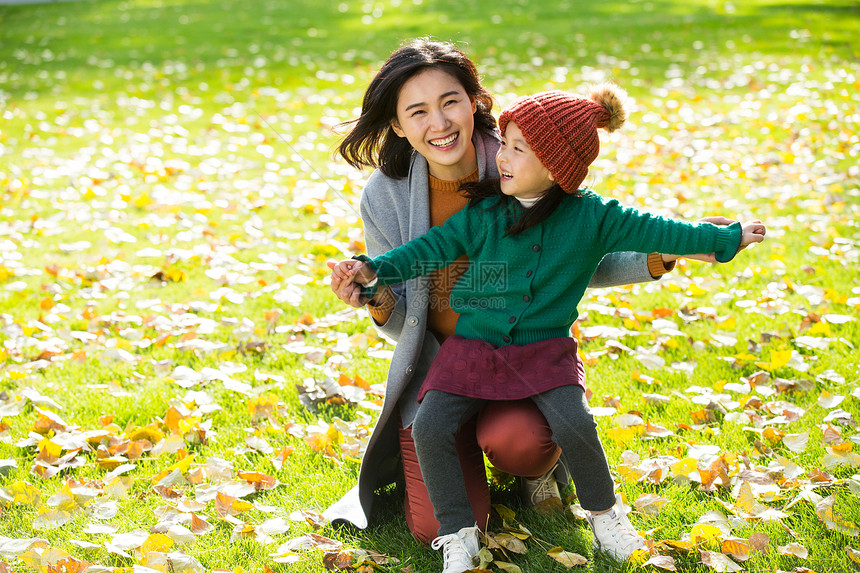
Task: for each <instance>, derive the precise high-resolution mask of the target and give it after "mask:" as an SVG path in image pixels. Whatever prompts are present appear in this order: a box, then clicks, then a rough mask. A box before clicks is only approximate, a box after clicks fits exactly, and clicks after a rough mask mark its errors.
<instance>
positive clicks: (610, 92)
mask: <svg viewBox="0 0 860 573" xmlns="http://www.w3.org/2000/svg"><path fill="white" fill-rule="evenodd" d="M626 96H627V94H626V93H625V92H624V90H622V89H621V88H619V87H618V86H616V85H615V84H610V83H607V84H601V85H599V86H595V87H594V88H593V89H592V90H591V93H590V94H589V98H588V99H586V98H584V97H582V96H576V95H573V94H570V93H567V92H563V91H558V90H554V91H548V92H541V93H539V94H535V95H531V96H525V97H521V98H519V99H517V100H515V101H514V102H513V103H512V104H511V105H509V106H508V107H506V108H505V109H504V110H502V114H501V116H499V129H500V130H501V132H502V134H504V133H505V128H506V127H507V125H508V122H510V121H513V122H514V123H516V124H517V127H519V128H520V131H522V132H523V137H525V139H526V142H527V143H528V144H529V147H531V148H532V151H534V153H535V155H536V156H537V158H538V159H539V160H540V162H541V163H543V165H544V167H546V168H547V169H548V170H549V172H550V173H551V174H552V176H553V178H554V179H555V182H556V183H558V184H559V185H560V186H561V188H562V189H564V190H565V191H566V192H567V193H576V191H577V190H578V189H579V188H580V186H581V185H582V182H583V180H585V176H586V175H588V166H589V165H591V163H592V162H593V161H594V160H595V159H597V153H598V151H599V150H600V139H599V138H598V136H597V128H598V127H602V128H604V129H606V130H607V131H610V132H611V131H615V130H616V129H618V128H619V127H621V126H622V125H623V124H624V120H625V119H627V112H626V111H625V110H624V104H623V100H624V98H625V97H626Z"/></svg>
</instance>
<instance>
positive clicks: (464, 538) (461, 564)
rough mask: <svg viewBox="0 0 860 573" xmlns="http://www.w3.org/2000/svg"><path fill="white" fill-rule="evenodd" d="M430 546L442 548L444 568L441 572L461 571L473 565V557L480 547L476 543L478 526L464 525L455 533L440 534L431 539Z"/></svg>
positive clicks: (459, 572)
mask: <svg viewBox="0 0 860 573" xmlns="http://www.w3.org/2000/svg"><path fill="white" fill-rule="evenodd" d="M430 547H432V548H433V549H436V550H437V551H438V550H439V549H441V550H442V556H443V558H444V560H445V568H444V569H443V570H442V573H463V571H468V570H469V569H472V568H474V567H475V565H476V563H475V557H476V556H477V555H478V550H479V549H480V547H479V544H478V528H477V526H474V527H464V528H463V529H461V530H460V531H458V532H457V533H449V534H448V535H440V536H439V537H437V538H436V539H434V540H433V543H431V544H430Z"/></svg>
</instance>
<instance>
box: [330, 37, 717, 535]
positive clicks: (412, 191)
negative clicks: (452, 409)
mask: <svg viewBox="0 0 860 573" xmlns="http://www.w3.org/2000/svg"><path fill="white" fill-rule="evenodd" d="M492 105H493V102H492V98H491V96H490V95H489V93H488V92H487V91H486V89H485V88H484V87H483V86H482V85H481V83H480V80H479V78H478V74H477V70H476V68H475V65H474V63H472V61H471V60H469V59H468V58H467V57H466V56H465V55H464V54H463V53H462V52H461V51H459V50H457V49H456V48H455V47H454V46H453V45H451V44H448V43H439V42H431V41H429V40H427V39H419V40H415V41H413V42H411V43H410V44H408V45H405V46H403V47H402V48H400V49H398V50H396V51H395V52H394V53H393V54H392V55H391V56H390V57H389V58H388V60H387V61H386V62H385V64H384V65H383V66H382V68H381V69H380V70H379V72H378V73H377V75H376V77H375V78H374V79H373V80H372V81H371V83H370V86H369V87H368V89H367V92H366V93H365V97H364V101H363V104H362V111H361V116H360V117H359V118H358V119H357V120H355V122H354V123H355V125H354V127H353V129H352V131H351V132H350V133H349V134H348V135H347V136H346V137H345V138H344V140H343V141H342V143H341V145H340V146H339V148H338V152H339V153H340V155H341V156H342V157H343V158H344V159H346V161H347V162H348V163H349V164H350V165H352V166H354V167H356V168H359V169H360V168H362V167H374V168H376V171H375V172H374V173H373V174H371V176H370V177H369V179H368V181H367V185H366V187H365V188H364V192H363V194H362V197H361V217H362V220H363V222H364V230H365V241H366V244H367V251H368V254H369V255H370V256H372V257H376V256H379V255H380V254H382V253H384V252H386V251H388V250H390V249H392V248H394V247H397V246H399V245H401V244H403V243H405V242H407V241H409V240H410V239H412V238H415V237H418V236H420V235H423V234H424V233H426V232H427V230H428V229H429V227H430V226H435V225H441V224H442V223H444V221H445V220H446V219H447V218H448V217H450V216H451V215H453V214H454V213H456V212H457V211H459V210H460V209H461V208H462V207H463V206H465V204H466V201H467V200H466V198H465V197H464V196H463V195H461V194H460V193H459V192H458V190H459V187H460V185H461V184H462V183H465V182H470V181H477V180H483V179H484V178H486V177H498V172H497V169H496V165H495V160H494V158H495V155H496V152H497V151H498V149H499V136H498V131H497V129H496V121H495V119H494V118H493V116H492V115H491V113H490V112H491V109H492ZM710 220H711V221H712V222H715V223H718V224H724V223H728V222H729V221H728V220H726V219H722V218H715V219H710ZM675 258H676V257H673V256H666V255H662V256H661V255H659V254H656V253H652V254H650V255H642V254H638V253H616V254H613V255H609V256H607V257H606V258H605V259H604V260H603V262H602V263H601V264H600V266H599V267H598V269H597V272H596V273H595V275H594V277H593V279H592V281H591V283H590V285H589V286H592V287H606V286H615V285H622V284H631V283H635V282H645V281H652V280H655V279H656V278H657V277H659V276H660V275H662V274H664V273H666V272H668V271H669V270H671V268H672V266H674V262H673V261H674V259H675ZM703 258H704V259H705V260H713V259H712V257H708V256H703ZM331 264H332V265H333V263H331ZM667 264H668V267H667ZM483 270H484V272H485V273H486V275H485V277H484V278H485V279H487V280H488V281H489V282H490V284H491V285H493V280H496V281H497V283H496V284H494V285H493V286H494V288H498V289H503V288H504V284H503V275H504V273H503V272H500V269H499V268H492V266H490V267H488V268H486V269H483ZM464 271H465V265H464V264H462V261H457V262H455V263H454V264H452V265H450V266H448V267H445V268H444V269H437V270H435V271H434V272H433V273H431V274H430V275H429V276H428V277H424V278H422V279H414V280H411V281H408V282H406V283H405V284H403V285H398V286H396V287H393V288H389V287H385V288H383V289H380V291H379V293H378V294H377V295H376V296H375V297H374V298H373V299H372V300H370V301H365V300H361V293H360V289H359V288H357V287H356V286H355V285H354V284H353V285H347V284H344V283H343V282H341V281H337V280H333V282H332V290H333V291H334V292H335V293H336V294H337V296H338V297H339V298H340V299H341V300H343V301H344V302H346V303H347V304H350V305H351V306H354V307H361V306H363V305H364V304H365V303H366V304H367V306H368V310H369V312H370V315H371V316H372V318H373V320H374V322H375V324H376V326H377V327H378V328H379V329H380V330H382V331H383V332H384V333H385V334H386V335H387V336H389V337H391V338H393V339H395V340H396V341H397V344H396V346H395V350H394V355H393V357H392V359H391V366H390V369H389V372H388V379H387V389H386V397H385V401H384V403H383V407H382V411H381V413H380V415H379V420H378V421H377V424H376V426H375V428H374V430H373V433H372V435H371V437H370V441H369V443H368V446H367V450H366V452H365V455H364V459H363V460H362V464H361V468H360V470H359V478H358V484H357V485H356V486H355V487H354V488H353V489H351V490H350V491H349V492H347V493H346V494H345V495H344V496H343V498H341V499H340V500H339V501H338V502H337V503H335V504H334V505H332V506H331V507H330V508H328V509H327V510H326V511H325V512H324V513H323V515H324V516H325V517H326V519H328V520H329V521H331V522H332V523H335V524H339V523H340V524H343V523H349V524H352V525H354V526H356V527H359V528H365V527H366V526H367V524H368V518H369V515H370V510H371V506H372V502H373V492H374V490H376V489H378V488H380V487H383V486H385V485H388V484H390V483H392V482H394V481H396V480H397V479H398V478H399V477H400V475H401V469H400V468H401V465H402V468H403V469H402V472H403V474H402V475H403V476H404V477H405V485H406V488H405V489H406V495H405V510H406V520H407V523H408V525H409V529H410V531H411V532H412V534H413V535H414V536H415V537H416V538H417V539H418V540H419V541H421V542H423V543H425V544H429V543H430V542H431V541H432V540H433V539H434V538H435V537H436V535H437V529H438V527H439V524H438V522H437V521H436V519H435V518H434V517H433V507H432V505H431V504H430V501H429V498H428V496H427V491H426V488H425V487H424V483H423V481H422V478H421V473H420V469H419V467H418V461H417V457H416V455H415V448H414V444H413V442H412V437H411V425H412V422H413V420H414V417H415V413H416V411H417V406H418V403H417V401H416V397H417V395H418V391H419V389H420V387H421V383H422V382H423V380H424V377H425V375H426V373H427V371H428V369H429V367H430V364H431V362H432V361H433V358H434V357H435V355H436V352H437V351H438V349H439V346H440V344H441V342H442V341H444V340H445V338H447V337H448V336H450V335H452V334H453V333H454V326H455V324H456V321H457V314H456V313H454V312H453V311H452V310H451V308H450V305H449V295H450V292H451V287H452V286H453V284H454V283H455V282H456V281H457V279H458V278H460V276H461V275H462V273H463V272H464ZM457 449H458V452H459V454H460V463H461V465H462V467H463V473H464V475H465V477H466V485H467V490H468V492H469V499H470V501H471V503H472V509H473V513H474V515H475V521H476V523H477V524H478V525H479V526H481V527H482V528H483V527H485V526H486V524H487V521H488V518H489V513H490V496H489V487H488V484H487V480H486V472H485V469H484V461H483V454H484V453H486V454H487V457H488V458H489V459H490V461H491V462H492V464H493V465H494V466H495V467H496V468H498V469H500V470H502V471H505V472H508V473H511V474H513V475H516V476H520V477H521V478H522V490H523V494H524V501H525V502H526V503H528V504H532V505H536V504H537V503H540V502H542V501H544V500H546V499H549V498H552V497H560V496H559V491H558V485H557V480H558V481H561V482H562V483H566V482H567V481H568V473H567V471H566V468H563V467H558V466H557V460H558V458H559V455H560V450H559V448H558V446H557V445H556V444H555V442H553V440H552V432H551V431H550V429H549V426H548V424H547V422H546V419H545V418H544V417H543V415H542V414H541V413H540V411H539V410H538V409H537V408H536V407H535V406H534V403H533V402H532V401H531V400H522V401H515V402H495V403H492V404H491V405H490V406H488V407H487V408H485V409H484V410H483V411H482V412H481V413H479V414H478V415H477V416H476V417H475V418H473V419H472V420H470V421H469V422H468V423H467V424H466V425H464V427H463V429H462V431H461V432H460V434H459V436H458V441H457Z"/></svg>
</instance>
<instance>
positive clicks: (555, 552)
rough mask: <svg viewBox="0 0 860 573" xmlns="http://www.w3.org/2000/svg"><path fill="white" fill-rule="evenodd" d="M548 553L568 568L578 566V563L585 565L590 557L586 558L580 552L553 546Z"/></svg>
mask: <svg viewBox="0 0 860 573" xmlns="http://www.w3.org/2000/svg"><path fill="white" fill-rule="evenodd" d="M546 554H547V555H549V556H550V557H552V558H553V559H555V560H556V561H558V562H559V563H561V564H562V565H564V566H565V567H567V568H571V567H576V566H578V565H585V564H586V563H588V559H586V558H585V557H583V556H582V555H580V554H579V553H573V552H571V551H565V550H564V549H563V548H562V547H553V548H552V549H550V550H549V551H547V552H546Z"/></svg>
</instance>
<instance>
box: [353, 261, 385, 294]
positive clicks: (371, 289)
mask: <svg viewBox="0 0 860 573" xmlns="http://www.w3.org/2000/svg"><path fill="white" fill-rule="evenodd" d="M352 258H353V259H355V260H356V261H361V262H362V263H364V264H366V265H368V266H370V268H371V269H373V272H374V273H375V272H376V265H375V264H374V263H373V259H371V258H370V257H368V256H367V255H354V256H353V257H352ZM379 286H380V285H379V277H377V278H375V279H373V281H371V282H370V283H368V284H367V285H361V296H364V297H367V298H368V299H370V298H373V297H375V296H376V294H377V293H378V292H379Z"/></svg>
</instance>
